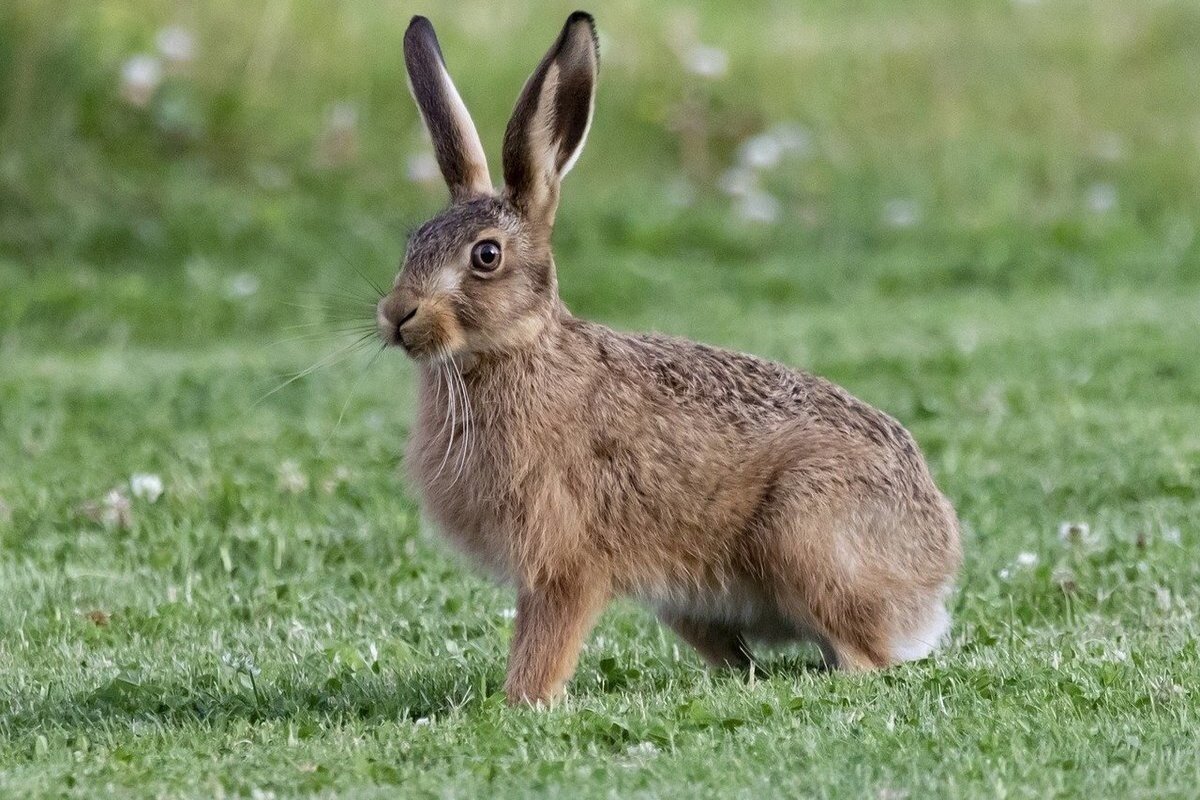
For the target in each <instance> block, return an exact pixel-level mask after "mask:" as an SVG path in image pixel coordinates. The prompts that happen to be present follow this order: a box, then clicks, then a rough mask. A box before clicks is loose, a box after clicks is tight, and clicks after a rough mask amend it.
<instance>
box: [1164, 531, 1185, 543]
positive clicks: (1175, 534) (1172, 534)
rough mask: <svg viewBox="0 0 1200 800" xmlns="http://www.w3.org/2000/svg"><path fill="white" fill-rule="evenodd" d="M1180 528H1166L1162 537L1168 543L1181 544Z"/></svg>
mask: <svg viewBox="0 0 1200 800" xmlns="http://www.w3.org/2000/svg"><path fill="white" fill-rule="evenodd" d="M1180 538H1181V537H1180V534H1179V528H1164V529H1163V532H1162V539H1163V541H1164V542H1166V543H1167V544H1179V542H1180Z"/></svg>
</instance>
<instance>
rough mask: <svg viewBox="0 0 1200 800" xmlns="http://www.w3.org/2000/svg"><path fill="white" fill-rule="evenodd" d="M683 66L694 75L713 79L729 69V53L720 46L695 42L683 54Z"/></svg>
mask: <svg viewBox="0 0 1200 800" xmlns="http://www.w3.org/2000/svg"><path fill="white" fill-rule="evenodd" d="M683 67H684V69H686V70H687V71H688V72H690V73H692V74H693V75H699V76H700V77H701V78H708V79H710V80H713V79H716V78H720V77H722V76H723V75H724V74H725V73H726V72H727V71H728V70H729V54H728V53H726V52H725V51H724V50H722V49H721V48H719V47H713V46H711V45H707V44H694V45H692V46H691V47H690V48H688V49H687V51H686V52H685V53H684V54H683Z"/></svg>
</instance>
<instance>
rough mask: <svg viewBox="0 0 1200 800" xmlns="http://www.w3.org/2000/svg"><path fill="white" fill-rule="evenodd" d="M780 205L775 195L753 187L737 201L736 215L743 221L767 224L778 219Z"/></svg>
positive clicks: (780, 209)
mask: <svg viewBox="0 0 1200 800" xmlns="http://www.w3.org/2000/svg"><path fill="white" fill-rule="evenodd" d="M781 211H782V207H781V206H780V204H779V201H778V200H776V199H775V196H774V195H772V194H771V193H769V192H767V191H764V190H762V189H753V190H751V191H749V192H747V193H746V194H745V196H743V197H742V198H741V199H740V200H739V201H738V203H737V206H736V212H737V215H738V216H739V217H740V218H741V219H742V220H743V221H744V222H751V223H756V224H761V225H769V224H771V223H773V222H777V221H778V220H779V214H780V212H781Z"/></svg>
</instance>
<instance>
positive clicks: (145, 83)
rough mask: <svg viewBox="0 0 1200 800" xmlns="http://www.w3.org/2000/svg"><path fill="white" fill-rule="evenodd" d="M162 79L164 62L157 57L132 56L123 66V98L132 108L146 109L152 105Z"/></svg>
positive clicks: (143, 54)
mask: <svg viewBox="0 0 1200 800" xmlns="http://www.w3.org/2000/svg"><path fill="white" fill-rule="evenodd" d="M162 77H163V68H162V62H161V61H160V60H159V59H158V57H157V56H152V55H147V54H145V53H141V54H138V55H136V56H131V57H130V58H129V59H127V60H126V61H125V63H124V64H122V65H121V97H122V98H124V100H125V102H126V103H129V105H131V106H135V107H136V108H145V107H146V106H148V105H150V100H151V99H152V98H153V97H154V92H155V91H157V90H158V87H159V84H161V83H162Z"/></svg>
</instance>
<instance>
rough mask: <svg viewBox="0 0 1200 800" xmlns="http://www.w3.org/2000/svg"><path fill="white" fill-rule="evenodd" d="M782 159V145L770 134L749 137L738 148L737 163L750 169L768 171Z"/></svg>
mask: <svg viewBox="0 0 1200 800" xmlns="http://www.w3.org/2000/svg"><path fill="white" fill-rule="evenodd" d="M782 158H783V145H782V144H780V143H779V140H778V139H776V138H775V136H774V135H773V134H771V133H760V134H757V135H755V136H751V137H750V138H749V139H747V140H746V141H744V142H742V144H741V145H740V146H739V147H738V151H737V159H738V162H739V163H741V164H743V165H744V166H747V167H750V168H751V169H770V168H771V167H774V166H776V165H777V164H778V163H779V161H780V159H782Z"/></svg>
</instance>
